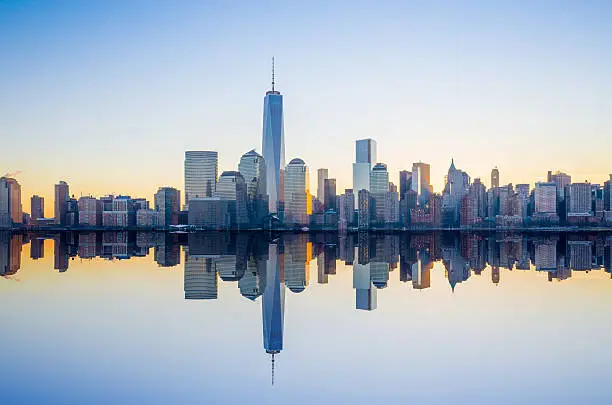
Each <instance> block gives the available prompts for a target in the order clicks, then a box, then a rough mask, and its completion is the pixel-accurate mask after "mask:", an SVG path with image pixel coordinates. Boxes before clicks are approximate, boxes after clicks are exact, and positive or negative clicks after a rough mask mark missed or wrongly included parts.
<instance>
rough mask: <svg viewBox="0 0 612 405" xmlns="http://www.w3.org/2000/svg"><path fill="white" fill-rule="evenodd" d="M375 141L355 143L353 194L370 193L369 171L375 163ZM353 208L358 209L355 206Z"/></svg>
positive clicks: (363, 140) (362, 140) (364, 140)
mask: <svg viewBox="0 0 612 405" xmlns="http://www.w3.org/2000/svg"><path fill="white" fill-rule="evenodd" d="M376 157H377V155H376V141H374V140H373V139H360V140H358V141H356V142H355V163H353V192H354V193H356V194H358V193H359V191H360V190H368V191H370V171H371V170H372V165H373V164H374V163H375V162H376ZM355 208H358V207H357V206H355Z"/></svg>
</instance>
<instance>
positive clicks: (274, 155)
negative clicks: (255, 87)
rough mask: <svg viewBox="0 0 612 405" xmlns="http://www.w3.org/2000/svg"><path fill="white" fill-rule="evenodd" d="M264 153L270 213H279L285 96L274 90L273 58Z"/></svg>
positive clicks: (265, 118)
mask: <svg viewBox="0 0 612 405" xmlns="http://www.w3.org/2000/svg"><path fill="white" fill-rule="evenodd" d="M261 149H262V151H263V158H264V161H265V165H266V190H267V191H266V193H267V194H268V204H269V206H268V207H269V210H270V212H278V209H279V207H280V206H282V204H283V202H284V198H283V175H284V171H285V129H284V124H283V96H282V95H281V94H280V92H278V91H276V90H275V89H274V58H272V90H269V91H267V92H266V96H265V97H264V111H263V134H262V148H261Z"/></svg>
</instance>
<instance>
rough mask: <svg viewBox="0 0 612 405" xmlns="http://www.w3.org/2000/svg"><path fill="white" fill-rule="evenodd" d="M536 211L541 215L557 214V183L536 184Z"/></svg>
mask: <svg viewBox="0 0 612 405" xmlns="http://www.w3.org/2000/svg"><path fill="white" fill-rule="evenodd" d="M535 211H536V213H539V214H556V213H557V185H556V184H555V183H553V182H546V183H542V182H538V183H536V186H535Z"/></svg>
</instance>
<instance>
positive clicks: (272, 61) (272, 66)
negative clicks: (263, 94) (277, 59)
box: [272, 56, 274, 91]
mask: <svg viewBox="0 0 612 405" xmlns="http://www.w3.org/2000/svg"><path fill="white" fill-rule="evenodd" d="M272 91H274V56H273V57H272Z"/></svg>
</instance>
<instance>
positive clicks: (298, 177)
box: [284, 158, 312, 225]
mask: <svg viewBox="0 0 612 405" xmlns="http://www.w3.org/2000/svg"><path fill="white" fill-rule="evenodd" d="M284 194H285V222H286V223H288V224H301V225H307V224H308V223H309V215H310V214H312V198H311V195H310V176H309V173H308V166H306V163H304V161H303V160H302V159H299V158H295V159H293V160H291V162H289V164H288V165H287V167H286V170H285V185H284Z"/></svg>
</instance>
